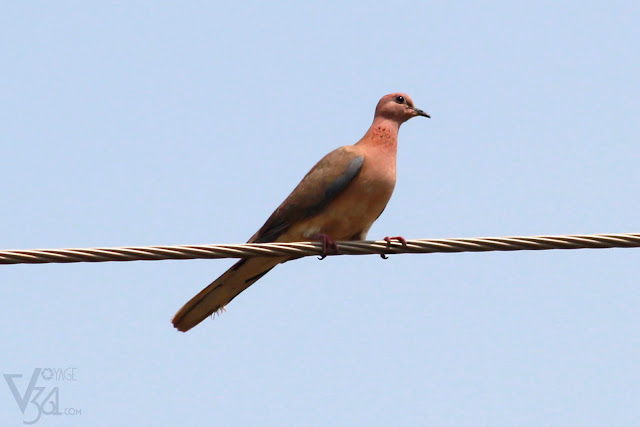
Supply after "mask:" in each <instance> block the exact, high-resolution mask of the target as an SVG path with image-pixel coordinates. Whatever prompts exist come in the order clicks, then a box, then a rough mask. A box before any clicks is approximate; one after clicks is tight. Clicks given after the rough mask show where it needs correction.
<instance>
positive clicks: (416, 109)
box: [413, 107, 431, 119]
mask: <svg viewBox="0 0 640 427" xmlns="http://www.w3.org/2000/svg"><path fill="white" fill-rule="evenodd" d="M413 112H414V113H415V114H416V116H422V117H427V118H429V119H430V118H431V116H430V115H429V114H427V113H425V112H424V111H422V110H421V109H419V108H415V107H414V108H413Z"/></svg>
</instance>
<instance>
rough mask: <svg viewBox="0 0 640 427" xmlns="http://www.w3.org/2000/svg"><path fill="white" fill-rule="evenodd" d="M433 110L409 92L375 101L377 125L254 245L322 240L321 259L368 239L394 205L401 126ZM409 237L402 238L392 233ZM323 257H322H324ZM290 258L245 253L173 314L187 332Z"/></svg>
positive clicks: (329, 164)
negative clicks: (347, 244) (346, 244)
mask: <svg viewBox="0 0 640 427" xmlns="http://www.w3.org/2000/svg"><path fill="white" fill-rule="evenodd" d="M417 116H422V117H427V118H430V117H431V116H430V115H429V114H427V113H426V112H424V111H423V110H421V109H419V108H416V107H415V106H414V104H413V101H412V99H411V97H409V95H406V94H404V93H391V94H388V95H385V96H383V97H382V98H381V99H380V101H378V104H377V105H376V109H375V114H374V118H373V123H372V124H371V127H370V128H369V130H367V132H366V133H365V134H364V136H363V137H362V138H361V139H360V140H359V141H358V142H356V143H355V144H354V145H346V146H343V147H340V148H337V149H335V150H333V151H332V152H330V153H329V154H327V155H326V156H324V157H323V158H322V159H321V160H320V161H319V162H318V163H316V165H315V166H314V167H313V168H311V170H310V171H309V172H308V173H307V174H306V175H305V176H304V178H303V179H302V181H300V183H299V184H298V185H297V186H296V187H295V189H294V190H293V191H292V192H291V194H290V195H289V196H288V197H287V198H286V199H285V200H284V202H282V204H281V205H280V206H279V207H278V208H277V209H276V210H275V211H274V212H273V213H272V214H271V216H270V217H269V218H268V219H267V221H266V222H265V223H264V225H263V226H262V227H261V228H260V229H259V230H258V231H257V232H256V233H255V234H254V235H253V236H252V237H251V238H250V239H249V241H248V243H267V242H297V241H309V240H313V241H319V242H322V248H323V250H322V258H324V257H325V256H326V255H329V254H334V253H336V251H337V245H336V242H337V241H350V240H365V239H366V237H367V233H368V231H369V228H371V225H372V224H373V222H374V221H375V220H376V219H378V217H379V216H380V215H381V214H382V211H383V210H384V209H385V207H386V206H387V203H388V202H389V199H390V198H391V194H392V192H393V189H394V187H395V184H396V153H397V140H398V139H397V138H398V130H399V129H400V125H401V124H402V123H404V122H406V121H407V120H409V119H411V118H413V117H417ZM390 239H398V240H400V241H402V242H404V239H402V238H401V237H394V238H389V237H386V238H385V240H387V242H389V241H390ZM322 258H321V259H322ZM291 259H292V258H291V257H253V258H242V259H240V260H239V261H238V262H237V263H236V264H234V265H233V266H232V267H231V268H229V270H227V271H226V272H225V273H223V274H222V275H221V276H220V277H218V278H217V279H216V280H214V281H213V282H212V283H211V284H210V285H209V286H207V287H206V288H204V289H203V290H202V291H200V292H199V293H198V294H197V295H196V296H194V297H193V298H191V300H189V301H188V302H187V303H186V304H185V305H184V306H183V307H182V308H180V310H178V312H177V313H176V314H175V316H174V317H173V319H172V323H173V326H174V327H175V328H176V329H178V330H179V331H181V332H186V331H188V330H190V329H191V328H193V327H194V326H196V325H198V324H199V323H200V322H202V321H203V320H204V319H206V318H207V317H209V316H212V315H214V314H216V313H220V312H221V311H222V310H224V307H225V306H226V305H227V304H229V303H230V302H231V300H233V299H234V298H235V297H236V296H238V295H239V294H240V293H241V292H243V291H244V290H245V289H247V288H248V287H249V286H251V285H252V284H254V283H255V282H257V281H258V280H259V279H261V278H262V277H263V276H264V275H265V274H267V273H268V272H269V271H271V269H273V268H274V267H275V266H276V265H278V264H281V263H283V262H286V261H289V260H291Z"/></svg>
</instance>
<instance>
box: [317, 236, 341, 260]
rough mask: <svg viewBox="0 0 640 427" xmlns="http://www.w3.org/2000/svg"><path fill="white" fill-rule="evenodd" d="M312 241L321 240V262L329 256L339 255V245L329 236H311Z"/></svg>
mask: <svg viewBox="0 0 640 427" xmlns="http://www.w3.org/2000/svg"><path fill="white" fill-rule="evenodd" d="M311 239H313V240H320V241H321V242H322V256H321V257H320V258H318V259H319V260H323V259H325V258H326V257H327V255H336V254H337V253H338V245H337V244H336V242H335V240H333V239H332V238H331V236H329V235H328V234H324V233H318V234H314V235H313V236H311Z"/></svg>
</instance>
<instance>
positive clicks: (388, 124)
mask: <svg viewBox="0 0 640 427" xmlns="http://www.w3.org/2000/svg"><path fill="white" fill-rule="evenodd" d="M399 129H400V124H399V123H398V122H397V121H394V120H389V119H385V118H381V117H376V118H375V119H374V120H373V123H372V124H371V127H370V128H369V130H368V131H367V133H366V134H365V135H364V136H363V137H362V139H361V140H360V141H359V142H358V144H360V145H367V146H371V147H376V148H381V149H387V150H392V151H396V150H397V147H398V130H399Z"/></svg>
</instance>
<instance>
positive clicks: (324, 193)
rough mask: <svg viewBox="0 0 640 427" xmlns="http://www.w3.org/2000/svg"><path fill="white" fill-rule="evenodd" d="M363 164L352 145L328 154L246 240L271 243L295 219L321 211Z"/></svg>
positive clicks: (293, 222) (351, 179) (362, 159)
mask: <svg viewBox="0 0 640 427" xmlns="http://www.w3.org/2000/svg"><path fill="white" fill-rule="evenodd" d="M363 164H364V156H363V155H362V154H361V153H360V152H359V151H358V150H357V149H356V148H354V147H353V146H344V147H340V148H338V149H336V150H334V151H332V152H331V153H329V154H327V155H326V156H325V157H323V158H322V159H321V160H320V161H319V162H318V163H317V164H316V165H315V166H314V167H313V168H312V169H311V170H310V171H309V173H307V175H305V177H304V178H303V179H302V181H301V182H300V184H298V186H297V187H296V188H295V189H294V190H293V192H291V194H290V195H289V197H287V198H286V199H285V201H284V202H282V204H281V205H280V206H279V207H278V208H277V209H276V210H275V211H274V212H273V214H271V216H270V217H269V219H268V220H267V222H265V223H264V225H263V226H262V227H261V228H260V230H258V232H257V233H256V234H254V235H253V237H251V239H249V242H250V243H266V242H273V241H275V240H276V239H277V238H278V237H279V236H280V235H282V234H283V233H285V232H286V231H287V230H288V229H289V228H290V227H291V226H292V225H294V224H295V223H296V222H297V221H301V220H303V219H306V218H310V217H312V216H315V215H317V214H319V213H321V212H322V211H323V209H324V208H325V207H326V206H327V205H328V204H329V203H330V202H331V201H332V200H333V199H335V198H336V197H337V196H338V195H339V194H340V193H341V192H342V191H344V189H345V188H347V186H348V185H349V184H350V183H351V182H352V181H353V180H354V179H355V178H356V177H357V176H358V173H359V172H360V170H361V169H362V165H363Z"/></svg>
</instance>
